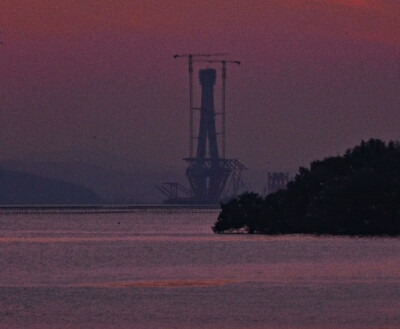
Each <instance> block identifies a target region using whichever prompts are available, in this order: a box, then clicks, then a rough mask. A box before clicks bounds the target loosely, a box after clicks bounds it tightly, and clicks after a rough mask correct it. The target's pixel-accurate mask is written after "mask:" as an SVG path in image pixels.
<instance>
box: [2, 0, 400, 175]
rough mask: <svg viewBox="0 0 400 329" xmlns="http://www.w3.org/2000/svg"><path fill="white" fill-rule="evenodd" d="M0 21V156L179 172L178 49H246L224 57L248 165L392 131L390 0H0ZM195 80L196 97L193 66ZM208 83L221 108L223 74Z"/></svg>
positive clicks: (324, 152)
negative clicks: (89, 156)
mask: <svg viewBox="0 0 400 329" xmlns="http://www.w3.org/2000/svg"><path fill="white" fill-rule="evenodd" d="M0 31H1V34H0V38H1V40H2V42H3V44H2V45H1V47H0V84H1V88H0V111H1V116H0V123H1V125H2V129H1V139H2V143H1V144H0V147H1V149H0V154H1V156H0V157H1V159H0V160H7V159H15V158H18V159H22V160H29V159H36V161H37V160H38V159H39V160H42V161H51V160H53V158H54V157H55V155H57V157H58V158H63V159H64V160H68V161H78V162H79V161H89V160H87V154H91V153H93V154H103V155H104V154H107V156H103V158H102V157H97V158H96V159H97V160H96V161H99V165H101V162H102V161H104V163H106V162H107V161H108V163H109V162H110V161H111V162H113V161H112V159H114V157H115V159H117V158H123V159H126V160H127V162H128V163H131V164H132V166H136V167H135V168H147V169H152V170H161V169H164V168H178V169H179V168H181V170H182V173H184V168H185V163H184V162H183V161H182V158H184V157H185V156H187V155H188V145H189V142H188V134H189V133H188V131H189V126H188V120H189V113H188V73H187V61H186V60H185V59H173V55H174V54H180V53H211V52H212V53H214V52H227V53H229V54H230V55H229V56H227V58H228V59H232V60H240V61H241V62H242V65H240V66H229V67H228V78H227V131H226V133H227V156H228V157H232V158H239V159H240V160H241V162H243V163H244V164H245V165H246V166H247V167H248V168H249V169H252V170H255V171H270V170H271V171H272V170H293V169H296V168H298V167H299V166H307V165H308V164H309V162H310V161H312V160H316V159H321V158H323V157H325V156H329V155H337V154H341V153H343V152H344V151H345V150H346V149H347V148H349V147H352V146H354V145H356V144H358V143H359V142H360V141H361V140H363V139H364V140H366V139H369V138H381V139H384V140H386V141H388V140H393V139H396V140H399V139H400V66H399V65H400V33H399V31H400V2H399V1H398V0H269V1H265V0H220V1H217V0H203V1H194V0H181V1H178V0H158V1H156V0H142V1H140V0H129V1H128V0H85V1H82V0H63V1H61V0H40V1H38V0H2V1H1V4H0ZM203 67H205V64H204V63H196V66H195V68H196V70H198V69H200V68H203ZM216 68H217V69H219V67H218V66H216ZM195 88H196V89H195V106H199V105H200V104H199V103H200V100H199V96H200V89H199V85H198V79H197V73H196V75H195ZM215 88H216V107H217V108H218V107H219V106H220V88H221V86H220V75H219V76H218V78H217V84H216V87H215ZM118 163H120V162H119V161H117V160H115V161H114V165H115V166H116V167H118ZM179 170H180V169H179Z"/></svg>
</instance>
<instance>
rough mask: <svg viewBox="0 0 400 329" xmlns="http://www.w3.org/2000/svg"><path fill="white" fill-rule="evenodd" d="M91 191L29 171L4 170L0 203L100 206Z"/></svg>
mask: <svg viewBox="0 0 400 329" xmlns="http://www.w3.org/2000/svg"><path fill="white" fill-rule="evenodd" d="M102 202H103V201H102V199H101V198H100V197H99V196H98V195H97V194H96V193H94V192H93V191H91V190H90V189H88V188H86V187H83V186H80V185H77V184H72V183H66V182H64V181H61V180H57V179H51V178H45V177H42V176H38V175H32V174H27V173H25V172H20V171H13V170H4V169H0V204H3V205H26V204H32V205H37V204H99V203H102Z"/></svg>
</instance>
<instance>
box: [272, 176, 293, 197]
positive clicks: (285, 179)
mask: <svg viewBox="0 0 400 329" xmlns="http://www.w3.org/2000/svg"><path fill="white" fill-rule="evenodd" d="M289 180H290V179H289V173H287V172H269V173H268V194H270V193H274V192H276V191H279V190H284V189H286V185H287V183H289Z"/></svg>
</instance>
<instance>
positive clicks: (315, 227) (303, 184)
mask: <svg viewBox="0 0 400 329" xmlns="http://www.w3.org/2000/svg"><path fill="white" fill-rule="evenodd" d="M213 230H214V232H216V233H224V232H247V233H261V234H270V235H276V234H330V235H359V236H364V235H366V236H371V235H389V236H394V235H399V234H400V143H399V142H390V143H389V144H385V143H384V142H382V141H380V140H377V139H371V140H370V141H368V142H362V143H361V145H359V146H356V147H355V148H353V149H349V150H347V152H346V153H345V154H344V155H343V156H336V157H329V158H326V159H324V160H322V161H314V162H312V163H311V165H310V168H309V169H306V168H300V169H299V172H298V174H297V175H296V176H295V178H294V179H293V180H292V181H291V182H289V183H288V185H287V189H286V190H281V191H278V192H275V193H273V194H269V195H267V196H266V197H262V196H260V195H258V194H256V193H245V194H242V195H241V196H239V197H238V198H235V199H232V200H230V201H229V202H228V203H225V204H221V212H220V214H219V217H218V219H217V221H216V223H215V224H214V226H213Z"/></svg>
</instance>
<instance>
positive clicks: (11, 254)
mask: <svg viewBox="0 0 400 329" xmlns="http://www.w3.org/2000/svg"><path fill="white" fill-rule="evenodd" d="M217 215H218V211H217V210H204V209H203V210H193V209H192V210H182V209H178V210H177V209H175V210H165V209H164V210H162V209H147V210H143V209H142V210H137V211H133V212H131V213H120V214H118V213H113V214H111V213H110V214H104V213H90V214H62V213H61V214H43V213H42V214H40V213H31V214H19V215H15V214H4V213H3V214H2V215H1V219H0V227H1V230H0V250H1V252H0V328H2V329H3V328H4V329H5V328H13V329H14V328H15V329H20V328H68V329H70V328H71V329H72V328H104V329H106V328H107V329H108V328H399V327H400V313H399V311H398V310H399V309H400V298H399V297H400V266H399V264H400V240H399V239H393V238H343V237H341V238H338V237H311V236H301V235H299V236H282V237H267V236H250V235H215V234H213V233H212V231H211V225H212V223H213V222H214V220H215V218H216V217H217Z"/></svg>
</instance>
